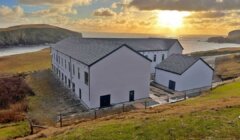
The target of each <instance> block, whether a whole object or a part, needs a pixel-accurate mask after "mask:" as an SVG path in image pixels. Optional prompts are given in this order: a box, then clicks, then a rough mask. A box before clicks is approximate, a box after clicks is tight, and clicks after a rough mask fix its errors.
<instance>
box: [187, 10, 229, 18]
mask: <svg viewBox="0 0 240 140" xmlns="http://www.w3.org/2000/svg"><path fill="white" fill-rule="evenodd" d="M226 15H228V14H227V13H225V12H221V11H208V12H193V13H192V14H191V15H190V16H188V17H187V18H221V17H225V16H226Z"/></svg>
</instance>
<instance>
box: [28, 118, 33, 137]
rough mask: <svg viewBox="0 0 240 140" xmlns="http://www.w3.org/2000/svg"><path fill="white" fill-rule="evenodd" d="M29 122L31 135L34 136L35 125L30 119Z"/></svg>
mask: <svg viewBox="0 0 240 140" xmlns="http://www.w3.org/2000/svg"><path fill="white" fill-rule="evenodd" d="M28 122H29V126H30V135H32V134H33V125H32V121H31V120H30V119H28Z"/></svg>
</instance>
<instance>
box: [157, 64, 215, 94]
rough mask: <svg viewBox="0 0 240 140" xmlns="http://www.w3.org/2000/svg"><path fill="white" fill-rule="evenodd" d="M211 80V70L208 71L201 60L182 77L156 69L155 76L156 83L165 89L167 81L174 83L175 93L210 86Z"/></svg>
mask: <svg viewBox="0 0 240 140" xmlns="http://www.w3.org/2000/svg"><path fill="white" fill-rule="evenodd" d="M212 78H213V70H212V69H210V68H209V67H208V66H207V65H206V64H205V63H204V62H203V61H202V60H199V61H197V62H196V63H195V64H194V65H193V66H192V67H191V68H189V69H188V70H187V71H185V72H184V73H183V74H182V75H178V74H173V73H170V72H166V71H163V70H159V69H156V76H155V80H156V82H157V83H159V84H161V85H163V86H165V87H168V84H169V80H172V81H175V82H176V91H184V90H190V89H196V88H202V87H207V86H211V85H212Z"/></svg>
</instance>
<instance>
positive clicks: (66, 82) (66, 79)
mask: <svg viewBox="0 0 240 140" xmlns="http://www.w3.org/2000/svg"><path fill="white" fill-rule="evenodd" d="M65 84H66V85H67V76H66V75H65Z"/></svg>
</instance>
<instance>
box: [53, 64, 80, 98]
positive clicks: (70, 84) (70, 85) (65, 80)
mask: <svg viewBox="0 0 240 140" xmlns="http://www.w3.org/2000/svg"><path fill="white" fill-rule="evenodd" d="M53 71H54V72H55V73H56V74H57V76H58V78H59V79H61V80H62V81H63V83H64V84H65V85H67V86H68V88H71V89H72V92H74V93H76V87H75V83H74V82H71V80H70V79H69V78H67V76H66V75H64V73H62V72H61V71H60V70H59V69H58V68H56V67H55V66H54V65H53ZM78 94H79V98H80V99H82V90H81V88H79V90H78Z"/></svg>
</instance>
